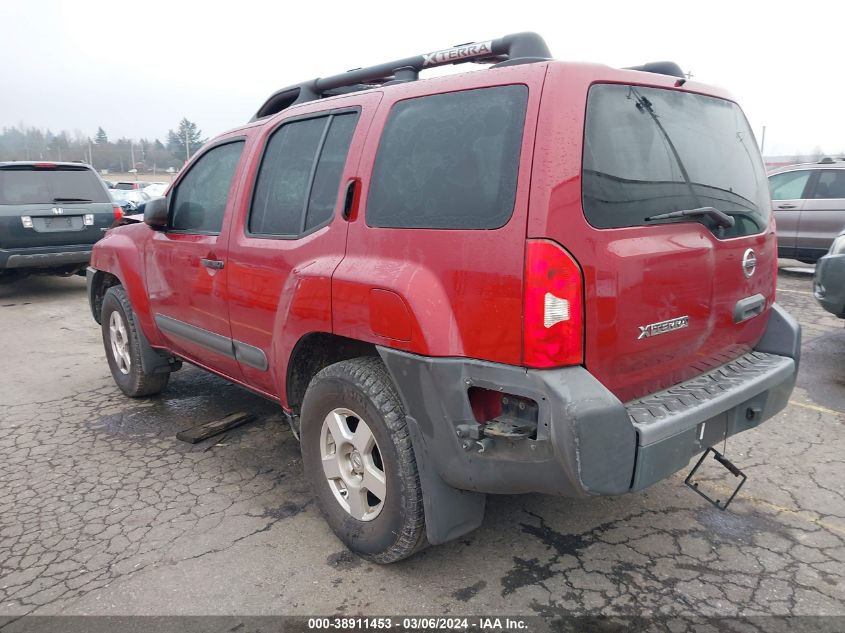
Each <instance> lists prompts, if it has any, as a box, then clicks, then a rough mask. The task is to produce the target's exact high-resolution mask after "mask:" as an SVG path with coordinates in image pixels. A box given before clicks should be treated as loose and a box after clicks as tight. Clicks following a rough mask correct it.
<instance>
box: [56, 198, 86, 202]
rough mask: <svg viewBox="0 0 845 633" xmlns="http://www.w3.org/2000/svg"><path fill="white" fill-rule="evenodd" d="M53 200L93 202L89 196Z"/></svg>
mask: <svg viewBox="0 0 845 633" xmlns="http://www.w3.org/2000/svg"><path fill="white" fill-rule="evenodd" d="M53 202H91V201H90V200H89V199H88V198H53Z"/></svg>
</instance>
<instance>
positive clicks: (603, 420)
mask: <svg viewBox="0 0 845 633" xmlns="http://www.w3.org/2000/svg"><path fill="white" fill-rule="evenodd" d="M465 61H484V62H491V63H493V64H494V65H493V68H492V69H490V70H483V71H479V72H475V73H465V74H461V75H452V76H448V77H439V78H435V79H430V80H426V81H419V80H417V74H418V72H419V71H421V70H423V69H426V68H428V67H430V66H438V65H442V64H446V63H457V62H465ZM767 184H768V183H767V180H766V175H765V172H764V170H763V164H762V161H761V158H760V154H759V152H758V149H757V144H756V143H755V141H754V136H753V133H752V131H751V129H750V128H749V126H748V123H747V122H746V119H745V117H744V116H743V114H742V111H741V110H740V108H739V106H738V105H736V103H734V102H733V101H731V100H730V98H729V96H728V95H727V94H726V93H725V92H723V91H722V90H720V89H716V88H712V87H708V86H705V85H703V84H699V83H692V82H687V81H686V78H685V77H684V76H683V73H681V70H680V68H678V67H677V65H675V64H669V63H659V64H650V65H646V66H641V67H638V68H635V69H622V70H619V69H613V68H607V67H603V66H596V65H591V64H576V63H564V62H558V61H553V60H551V59H550V54H549V52H548V49H547V48H546V45H545V43H544V42H543V40H542V39H541V38H540V37H539V36H537V35H535V34H530V33H529V34H518V35H511V36H507V37H504V38H502V39H498V40H492V41H488V42H480V43H474V44H467V45H462V46H458V47H455V48H452V49H446V50H441V51H436V52H433V53H430V54H427V55H423V56H417V57H411V58H407V59H403V60H399V61H396V62H392V63H387V64H381V65H379V66H375V67H371V68H362V69H357V70H353V71H349V72H347V73H344V74H341V75H337V76H332V77H324V78H321V79H315V80H311V81H308V82H305V83H302V84H298V85H295V86H291V87H289V88H285V89H282V90H280V91H279V92H277V93H275V94H274V95H272V96H271V97H270V98H269V99H268V100H267V101H266V102H265V103H264V105H262V106H261V108H260V109H259V110H258V112H257V114H256V116H255V117H254V119H253V121H252V122H250V123H249V124H248V125H245V126H243V127H240V128H238V129H236V130H233V131H231V132H228V133H226V134H223V135H221V136H219V137H218V138H216V139H214V140H213V141H211V142H210V143H208V144H207V145H206V146H205V147H204V148H203V149H202V150H200V151H199V152H198V153H197V155H196V156H194V158H193V159H192V160H191V162H190V164H189V165H188V166H187V167H186V168H184V169H183V170H182V171H181V172H180V174H179V176H178V179H177V180H176V181H175V183H174V185H173V187H172V188H171V190H170V191H169V193H168V196H167V198H156V199H154V200H151V201H150V202H148V203H147V205H146V209H145V214H144V222H143V223H133V224H130V225H127V226H121V227H118V228H116V229H114V230H111V231H109V232H108V234H107V235H106V238H105V239H104V240H103V241H102V242H101V243H100V244H99V245H98V246H97V248H96V249H95V254H94V259H93V261H92V264H91V267H90V268H89V270H88V285H89V299H90V303H91V308H92V312H93V315H94V318H95V319H97V320H98V321H99V322H100V323H101V325H102V332H103V342H104V346H105V350H106V357H107V359H108V363H109V367H110V369H111V372H112V375H113V377H114V379H115V381H116V383H117V384H118V386H119V387H120V388H121V389H122V390H123V391H124V393H126V394H127V395H129V396H144V395H149V394H154V393H157V392H159V391H160V390H162V389H163V388H164V387H165V386H166V385H167V382H168V378H169V375H170V372H171V371H172V370H173V369H174V368H175V367H177V366H178V363H179V362H181V360H186V361H188V362H191V363H194V364H196V365H198V366H200V367H203V368H205V369H207V370H209V371H211V372H213V373H216V374H218V375H221V376H224V377H226V378H227V379H229V380H232V381H233V382H236V383H238V384H241V385H243V386H245V387H247V388H249V389H251V390H253V391H255V392H257V393H260V394H262V395H264V396H266V397H268V398H270V399H272V400H275V401H277V402H279V403H280V404H281V406H282V408H283V410H284V411H285V413H286V414H287V416H288V419H289V422H290V424H291V428H292V429H293V430H294V432H295V433H296V434H297V436H298V437H299V438H300V441H301V446H302V457H303V465H304V469H305V474H306V477H307V479H308V480H309V481H310V483H311V485H312V486H313V489H314V492H315V496H316V497H317V499H318V500H319V503H320V506H321V507H322V509H323V512H324V514H325V516H326V519H327V521H328V523H329V525H330V526H331V527H332V529H333V530H334V531H335V533H336V534H337V535H338V536H339V537H340V538H341V539H342V540H343V541H344V543H346V545H347V546H348V547H349V548H350V549H352V550H353V551H355V552H357V553H359V554H360V555H362V556H365V557H367V558H369V559H371V560H374V561H377V562H381V563H386V562H391V561H395V560H399V559H401V558H404V557H406V556H409V555H411V554H412V553H413V552H415V551H417V550H418V549H419V548H420V547H422V546H423V545H425V544H426V543H432V544H436V543H442V542H444V541H448V540H450V539H454V538H457V537H459V536H460V535H462V534H465V533H467V532H469V531H470V530H473V529H475V528H476V527H478V526H479V525H480V523H481V521H482V518H483V514H484V504H485V494H486V493H523V492H541V493H551V494H557V495H563V496H571V497H584V496H590V495H618V494H622V493H625V492H629V491H632V490H641V489H643V488H646V487H647V486H650V485H651V484H653V483H655V482H657V481H659V480H661V479H663V478H665V477H667V476H669V475H670V474H672V473H674V472H676V471H677V470H679V469H681V468H683V467H685V466H686V465H687V464H688V462H689V460H690V458H691V457H692V456H694V455H696V454H697V453H701V452H702V451H704V450H705V449H707V448H708V447H710V446H712V445H714V444H717V443H721V442H723V441H725V440H726V438H727V437H728V436H731V435H734V434H735V433H738V432H741V431H744V430H746V429H749V428H752V427H755V426H757V425H758V424H760V423H761V422H762V421H764V420H767V419H769V418H771V417H772V416H773V415H774V414H775V413H777V412H778V411H780V410H781V409H782V408H783V407H784V406H785V405H786V403H787V401H788V399H789V395H790V393H791V391H792V388H793V385H794V382H795V375H796V371H797V366H798V360H799V350H800V330H799V327H798V324H797V323H796V321H795V320H794V319H793V318H792V317H790V316H789V315H788V314H787V313H786V312H785V311H784V310H783V309H782V308H781V307H779V306H778V305H777V304H776V303H775V302H774V297H775V284H776V257H777V244H776V238H775V233H774V226H773V225H772V223H771V222H770V215H771V209H770V200H769V192H768V186H767Z"/></svg>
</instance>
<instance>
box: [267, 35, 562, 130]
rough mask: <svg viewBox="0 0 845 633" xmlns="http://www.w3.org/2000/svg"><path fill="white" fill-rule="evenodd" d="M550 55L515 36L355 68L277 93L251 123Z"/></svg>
mask: <svg viewBox="0 0 845 633" xmlns="http://www.w3.org/2000/svg"><path fill="white" fill-rule="evenodd" d="M551 57H552V54H551V53H550V52H549V47H548V46H546V42H545V41H544V40H543V38H542V37H540V36H539V35H537V34H536V33H514V34H512V35H506V36H504V37H500V38H499V39H497V40H488V41H486V42H469V43H466V44H457V45H455V46H453V47H452V48H445V49H443V50H439V51H434V52H432V53H426V54H423V55H416V56H414V57H407V58H405V59H399V60H396V61H393V62H387V63H385V64H378V65H377V66H369V67H367V68H355V69H353V70H349V71H347V72H345V73H341V74H339V75H333V76H331V77H321V78H317V79H311V80H310V81H305V82H302V83H299V84H295V85H293V86H288V87H286V88H282V89H281V90H277V91H276V92H274V93H273V94H272V95H270V98H269V99H267V101H265V102H264V104H263V105H262V106H261V107H260V108H259V109H258V112H256V113H255V116H254V117H252V119H251V121H256V120H258V119H263V118H265V117H268V116H271V115H273V114H276V113H277V112H281V111H282V110H284V109H285V108H288V107H290V106H292V105H294V104H297V103H305V102H307V101H316V100H317V99H322V98H324V97H331V96H335V95H339V94H345V93H347V92H356V91H358V90H367V89H368V88H373V87H374V86H379V85H387V84H393V83H404V82H407V81H416V80H417V79H418V78H419V73H420V71H422V70H426V69H428V68H434V67H436V66H444V65H447V64H463V63H465V62H476V63H486V64H496V65H502V66H509V65H515V64H528V63H532V62H539V61H546V60H549V59H551Z"/></svg>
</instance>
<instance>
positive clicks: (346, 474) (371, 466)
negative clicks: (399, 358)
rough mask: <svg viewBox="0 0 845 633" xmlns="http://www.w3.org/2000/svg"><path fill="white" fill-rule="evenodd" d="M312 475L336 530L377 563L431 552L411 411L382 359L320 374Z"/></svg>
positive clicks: (306, 429)
mask: <svg viewBox="0 0 845 633" xmlns="http://www.w3.org/2000/svg"><path fill="white" fill-rule="evenodd" d="M300 421H301V441H302V461H303V465H304V468H305V476H306V478H307V479H308V481H309V483H310V484H311V487H312V489H313V490H314V494H315V496H316V497H317V500H318V502H319V504H320V508H321V509H322V511H323V514H324V515H325V517H326V521H327V522H328V524H329V526H330V527H331V528H332V530H334V533H335V534H336V535H337V536H338V538H339V539H340V540H341V541H343V542H344V544H345V545H346V546H347V547H348V548H349V549H350V550H352V551H353V552H355V553H356V554H359V555H360V556H363V557H364V558H367V559H369V560H372V561H374V562H377V563H392V562H395V561H398V560H401V559H403V558H407V557H408V556H410V555H412V554H413V553H415V552H416V551H418V550H420V549H422V548H423V547H424V546H425V545H426V540H425V518H424V512H423V500H422V488H421V486H420V478H419V473H418V471H417V464H416V460H415V458H414V450H413V447H412V446H411V437H410V435H409V433H408V428H407V423H406V421H405V412H404V410H403V408H402V403H401V401H400V400H399V396H398V394H397V392H396V388H395V387H394V385H393V382H392V381H391V379H390V376H389V375H388V373H387V369H386V368H385V367H384V365H383V364H382V362H381V361H380V360H379V359H378V358H356V359H353V360H347V361H343V362H340V363H336V364H334V365H331V366H329V367H326V368H325V369H323V370H322V371H321V372H320V373H318V374H317V375H316V376H315V377H314V379H313V380H312V381H311V384H310V385H309V386H308V390H307V392H306V393H305V398H304V400H303V403H302V415H301V418H300Z"/></svg>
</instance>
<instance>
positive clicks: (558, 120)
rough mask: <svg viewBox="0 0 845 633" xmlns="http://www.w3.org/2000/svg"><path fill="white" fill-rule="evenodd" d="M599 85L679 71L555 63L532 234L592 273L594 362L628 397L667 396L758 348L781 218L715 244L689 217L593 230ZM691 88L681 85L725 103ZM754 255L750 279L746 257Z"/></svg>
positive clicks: (656, 80) (588, 359)
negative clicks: (588, 185)
mask: <svg viewBox="0 0 845 633" xmlns="http://www.w3.org/2000/svg"><path fill="white" fill-rule="evenodd" d="M596 82H607V83H612V82H619V83H631V84H639V85H647V86H653V87H658V88H671V87H673V86H674V82H675V80H674V78H671V77H663V76H661V75H654V74H646V73H636V72H632V71H625V70H614V69H609V68H605V67H601V66H591V65H585V64H566V63H561V62H555V63H552V64H549V77H548V79H547V81H546V87H545V92H544V97H543V108H542V111H541V113H540V123H539V126H540V129H542V130H543V134H541V135H539V136H538V139H537V148H536V154H535V169H534V174H533V178H532V187H531V217H530V219H529V224H528V235H529V237H546V238H551V239H553V240H556V241H557V242H559V243H560V244H563V245H564V246H565V247H566V249H567V250H568V251H569V252H570V253H571V254H572V255H573V256H574V257H575V259H576V260H577V261H578V263H579V264H580V265H581V268H582V270H583V273H584V292H585V296H584V305H585V315H584V316H585V331H584V336H585V365H586V367H587V369H588V370H589V371H590V372H591V373H592V374H593V375H595V376H596V377H597V378H598V379H599V380H600V381H601V382H602V383H604V385H605V386H606V387H607V388H608V389H610V390H611V391H613V392H614V393H615V394H616V396H617V397H619V398H620V399H621V400H623V401H625V400H629V399H632V398H635V397H638V396H641V395H644V394H647V393H652V392H654V391H658V390H660V389H663V388H665V387H668V386H670V385H673V384H675V383H678V382H681V381H682V380H686V379H689V378H691V377H693V376H695V375H698V374H700V373H702V372H703V371H704V370H705V369H707V368H708V367H712V366H714V365H719V364H722V363H724V362H726V361H727V360H729V359H732V358H735V357H736V356H738V355H740V354H742V353H744V352H746V351H748V350H749V349H751V348H752V347H753V346H754V345H755V344H756V343H757V341H759V339H760V337H761V336H762V334H763V331H764V330H765V327H766V323H767V315H768V308H769V307H770V306H771V304H772V303H773V302H774V288H775V283H776V275H775V264H776V261H777V248H776V243H775V235H774V225H773V224H770V226H769V228H768V229H767V230H766V231H765V232H763V233H761V234H759V235H752V236H749V237H744V238H736V239H731V240H718V239H716V237H715V236H714V235H713V234H712V233H711V232H710V231H709V230H707V229H706V228H705V227H704V226H703V225H701V224H699V223H696V222H690V223H679V224H665V225H660V226H657V225H655V226H648V227H631V228H621V229H596V228H593V227H592V226H591V225H590V224H589V223H588V222H587V219H586V217H585V215H584V211H583V208H582V205H581V161H582V144H583V136H584V122H585V111H586V103H587V92H588V90H589V87H590V85H592V84H593V83H596ZM698 88H699V86H697V85H696V84H693V83H687V84H685V86H684V90H686V91H691V92H700V93H702V94H708V95H712V96H717V97H722V98H728V95H727V94H725V93H724V92H721V91H718V90H711V89H709V88H707V89H706V90H704V89H703V87H700V88H701V89H700V90H698ZM748 248H753V249H754V251H755V253H756V255H757V271H756V273H755V274H754V275H753V276H752V277H751V278H750V279H748V278H746V277H745V276H744V274H743V271H742V267H741V266H740V262H741V259H742V256H743V253H744V252H745V250H746V249H748ZM757 293H760V294H763V295H764V296H765V297H766V298H767V302H766V310H765V311H764V313H763V314H761V315H759V316H757V317H754V318H752V319H750V320H748V321H746V322H744V323H740V324H735V323H734V322H733V309H734V306H735V304H736V302H737V301H738V300H740V299H743V298H745V297H748V296H751V295H754V294H757ZM680 316H689V327H688V328H685V329H681V330H676V331H673V332H672V333H671V334H669V335H665V336H655V337H650V338H645V339H641V340H638V335H639V326H644V325H647V324H650V323H656V322H659V321H663V320H666V319H671V318H674V317H680Z"/></svg>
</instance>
